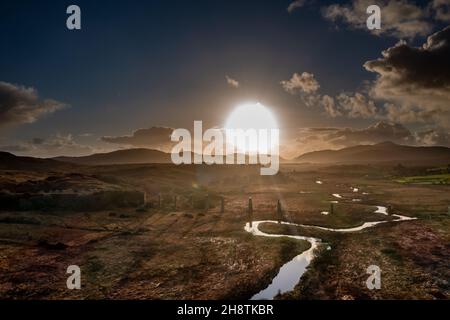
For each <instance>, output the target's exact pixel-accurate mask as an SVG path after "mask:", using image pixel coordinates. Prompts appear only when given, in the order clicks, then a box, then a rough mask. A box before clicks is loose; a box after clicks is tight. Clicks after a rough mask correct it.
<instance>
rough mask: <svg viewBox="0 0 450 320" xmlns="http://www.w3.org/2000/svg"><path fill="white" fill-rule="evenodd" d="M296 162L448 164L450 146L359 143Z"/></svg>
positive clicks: (309, 155)
mask: <svg viewBox="0 0 450 320" xmlns="http://www.w3.org/2000/svg"><path fill="white" fill-rule="evenodd" d="M294 161H295V162H310V163H328V164H331V163H380V162H397V163H399V162H402V163H406V164H408V163H414V164H448V163H450V148H446V147H415V146H404V145H398V144H395V143H393V142H382V143H378V144H374V145H359V146H354V147H348V148H343V149H340V150H322V151H314V152H308V153H305V154H303V155H301V156H299V157H297V158H295V159H294Z"/></svg>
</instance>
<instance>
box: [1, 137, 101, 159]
mask: <svg viewBox="0 0 450 320" xmlns="http://www.w3.org/2000/svg"><path fill="white" fill-rule="evenodd" d="M0 150H3V151H8V152H12V153H14V154H17V155H32V156H34V157H43V158H47V157H56V156H62V155H64V156H80V155H88V154H91V153H93V152H95V150H94V148H92V147H90V146H87V145H82V144H79V143H77V142H76V141H75V140H74V139H73V136H72V135H71V134H66V135H63V134H56V135H53V136H50V137H48V138H33V139H31V140H30V141H27V142H22V143H18V144H16V145H8V146H1V147H0Z"/></svg>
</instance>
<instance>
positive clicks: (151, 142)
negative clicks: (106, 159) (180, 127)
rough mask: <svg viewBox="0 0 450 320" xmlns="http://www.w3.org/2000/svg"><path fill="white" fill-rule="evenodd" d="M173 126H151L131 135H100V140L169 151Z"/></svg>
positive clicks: (171, 143)
mask: <svg viewBox="0 0 450 320" xmlns="http://www.w3.org/2000/svg"><path fill="white" fill-rule="evenodd" d="M173 130H174V129H173V128H166V127H151V128H148V129H139V130H136V131H134V132H133V134H132V135H128V136H118V137H109V136H106V137H102V138H101V140H102V141H104V142H108V143H115V144H121V145H127V146H132V147H145V148H152V149H157V150H161V151H169V150H170V149H171V148H172V146H173V142H172V141H171V140H170V136H171V134H172V131H173Z"/></svg>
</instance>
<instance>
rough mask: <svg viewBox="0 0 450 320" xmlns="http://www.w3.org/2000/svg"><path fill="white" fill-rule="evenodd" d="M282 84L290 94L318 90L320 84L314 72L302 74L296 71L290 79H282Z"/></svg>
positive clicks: (308, 92) (309, 92)
mask: <svg viewBox="0 0 450 320" xmlns="http://www.w3.org/2000/svg"><path fill="white" fill-rule="evenodd" d="M281 85H282V87H283V89H284V90H285V91H286V92H289V93H290V94H296V93H302V92H303V93H307V94H311V93H314V92H316V91H317V90H318V89H319V88H320V85H319V83H318V82H317V80H316V79H315V78H314V75H313V74H312V73H308V72H303V73H302V74H301V75H300V74H298V73H294V74H293V75H292V77H291V79H290V80H283V81H281Z"/></svg>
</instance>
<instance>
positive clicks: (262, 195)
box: [0, 165, 450, 299]
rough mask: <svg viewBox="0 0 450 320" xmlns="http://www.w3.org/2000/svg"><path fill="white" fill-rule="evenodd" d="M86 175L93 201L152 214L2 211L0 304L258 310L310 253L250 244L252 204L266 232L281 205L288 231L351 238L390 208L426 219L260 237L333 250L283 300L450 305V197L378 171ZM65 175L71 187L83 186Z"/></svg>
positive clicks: (445, 189)
mask: <svg viewBox="0 0 450 320" xmlns="http://www.w3.org/2000/svg"><path fill="white" fill-rule="evenodd" d="M83 170H84V171H83V172H82V174H83V175H84V176H86V177H87V178H86V179H88V180H89V181H90V185H94V186H95V188H94V190H93V191H95V192H99V191H101V190H114V191H117V190H135V191H138V192H144V191H145V192H147V195H148V201H149V203H148V204H147V205H146V206H142V204H140V205H136V204H133V205H131V203H130V205H129V206H121V207H113V208H107V209H105V210H95V211H86V210H84V209H79V210H76V211H75V210H63V208H60V209H58V208H54V209H53V210H49V211H42V210H40V211H36V210H31V211H27V210H3V211H0V297H1V298H6V299H56V298H62V299H248V298H250V297H251V296H252V295H253V294H255V293H257V292H259V291H260V290H261V289H263V288H265V287H266V286H267V285H269V284H270V283H271V281H272V278H273V277H274V276H275V275H276V274H277V272H278V270H279V268H280V267H281V266H282V265H283V264H284V263H285V262H287V261H289V260H290V259H292V258H293V257H294V256H296V255H298V254H300V253H301V252H303V251H305V250H306V249H307V248H308V247H309V243H308V242H304V241H297V240H294V239H288V238H264V237H255V236H252V235H251V234H249V233H247V232H245V230H244V225H245V223H246V222H247V221H248V216H247V213H246V210H247V203H248V198H249V197H252V201H253V210H254V213H253V219H254V220H266V219H271V220H274V219H277V218H278V216H277V213H276V203H277V200H280V201H281V204H282V209H283V218H282V219H283V220H285V221H291V222H295V223H301V224H310V225H319V226H327V227H333V228H346V227H354V226H358V225H361V224H362V223H364V222H366V221H379V220H388V221H389V220H392V217H391V216H386V215H384V214H381V213H375V210H376V206H380V205H381V206H386V207H388V206H389V208H390V213H391V214H402V215H406V216H412V217H417V218H419V219H418V220H415V221H405V222H400V223H390V222H388V223H385V224H382V225H379V226H377V227H374V228H372V229H367V230H364V231H361V232H355V233H349V234H336V233H332V232H327V231H318V230H314V229H310V228H295V227H294V228H292V227H286V226H279V225H273V224H270V225H269V224H266V225H262V226H261V230H263V231H265V232H268V233H284V234H297V235H304V236H313V237H318V238H320V239H322V242H323V245H321V246H320V248H319V250H318V251H317V253H316V254H317V257H316V259H315V260H314V261H313V263H312V264H311V266H310V267H309V269H308V271H307V272H306V273H305V274H304V276H303V277H302V279H301V281H300V282H299V284H298V285H297V286H296V288H295V290H294V291H292V292H290V293H287V294H285V295H283V296H281V297H280V298H283V299H390V298H394V299H406V298H413V299H419V298H420V299H435V298H439V299H448V298H449V284H448V279H450V277H449V271H448V261H450V259H449V258H450V246H449V243H450V224H449V218H450V216H448V215H447V207H448V205H450V203H449V197H448V195H449V194H450V192H449V191H450V187H449V186H447V185H432V184H431V185H427V184H423V185H422V184H419V185H417V184H399V183H398V182H396V181H394V178H393V176H392V175H391V171H390V169H389V168H384V167H373V166H349V167H342V166H337V167H327V166H304V165H284V166H282V168H281V172H280V174H279V175H277V176H275V177H267V176H266V177H262V176H260V175H259V171H258V168H256V167H250V166H245V167H239V166H222V167H208V166H200V167H195V166H180V167H176V166H172V165H130V166H127V165H124V166H102V167H86V168H84V169H83ZM55 175H58V174H57V173H51V174H50V173H42V172H40V173H35V172H30V173H26V172H22V173H21V174H20V175H19V174H17V175H11V174H10V172H0V178H1V179H2V180H0V181H4V182H5V181H6V182H7V184H6V183H5V184H4V186H6V187H8V188H18V187H20V188H24V187H27V186H28V185H30V186H34V185H35V183H34V182H33V181H34V180H45V179H47V178H48V176H52V177H54V176H55ZM14 177H19V178H20V179H17V180H14ZM65 177H66V178H65V179H64V181H65V184H67V188H73V184H72V183H71V181H70V178H69V179H67V176H65ZM80 179H83V178H80V176H77V178H76V184H77V185H78V186H80V185H81V186H82V181H81V182H80ZM53 180H54V181H61V179H57V178H51V179H50V181H53ZM47 181H48V180H47ZM316 181H321V182H322V184H318V183H316ZM24 183H25V184H24ZM6 187H4V188H6ZM50 187H51V185H50ZM355 188H356V189H357V191H355ZM50 189H51V188H50ZM159 194H162V207H159V198H158V195H159ZM333 194H338V195H339V196H340V197H339V198H338V197H336V196H333ZM174 196H177V204H176V207H175V206H174V201H173V199H174ZM207 196H208V200H207V202H206V197H207ZM221 196H223V197H224V201H225V210H224V212H221V210H220V197H221ZM355 200H357V201H355ZM330 201H338V203H335V204H334V205H333V213H330V214H328V215H324V214H322V211H330ZM206 203H208V207H209V208H208V209H207V207H206ZM192 204H194V205H192ZM327 246H329V247H330V248H331V250H326V249H324V248H326V247H327ZM72 264H76V265H79V266H80V268H81V270H82V289H81V290H68V289H67V288H66V279H67V276H68V275H67V274H66V268H67V266H69V265H72ZM371 264H376V265H379V266H380V267H381V269H382V277H383V278H382V289H381V290H374V291H370V290H368V289H367V288H366V286H365V280H366V279H367V277H368V275H367V274H366V268H367V266H369V265H371Z"/></svg>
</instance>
